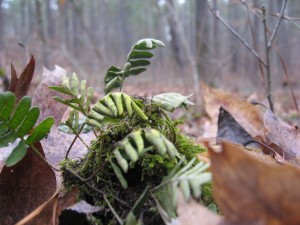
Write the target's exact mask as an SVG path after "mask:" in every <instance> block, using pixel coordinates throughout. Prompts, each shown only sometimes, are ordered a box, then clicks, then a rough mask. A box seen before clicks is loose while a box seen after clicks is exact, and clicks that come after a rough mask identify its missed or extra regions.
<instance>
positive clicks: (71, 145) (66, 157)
mask: <svg viewBox="0 0 300 225" xmlns="http://www.w3.org/2000/svg"><path fill="white" fill-rule="evenodd" d="M84 126H85V123H83V124H82V126H81V128H80V129H79V131H78V133H76V136H75V138H74V139H73V141H72V143H71V144H70V146H69V148H68V150H67V153H66V156H65V159H68V155H69V153H70V151H71V148H72V147H73V145H74V144H75V141H76V140H77V138H78V137H79V134H80V133H81V131H82V129H83V127H84Z"/></svg>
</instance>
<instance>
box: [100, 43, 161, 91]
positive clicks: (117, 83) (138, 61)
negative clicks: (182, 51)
mask: <svg viewBox="0 0 300 225" xmlns="http://www.w3.org/2000/svg"><path fill="white" fill-rule="evenodd" d="M157 46H161V47H164V46H165V44H164V43H163V42H162V41H160V40H156V39H150V38H147V39H141V40H139V41H138V42H137V43H135V44H134V45H133V46H132V49H131V51H130V52H129V53H128V55H127V62H126V64H125V65H124V69H123V70H121V69H119V68H117V67H115V66H111V67H110V68H109V69H108V70H107V71H106V73H105V77H104V92H105V94H107V93H108V92H110V91H112V90H114V89H118V88H120V90H121V89H122V83H123V81H124V79H125V78H126V77H129V76H136V75H139V74H140V73H142V72H145V71H146V70H147V69H146V68H145V67H146V66H148V65H150V64H151V63H150V61H149V59H150V58H152V57H153V54H152V53H151V52H150V50H152V49H155V48H156V47H157Z"/></svg>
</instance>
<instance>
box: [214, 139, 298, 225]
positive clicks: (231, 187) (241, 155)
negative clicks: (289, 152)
mask: <svg viewBox="0 0 300 225" xmlns="http://www.w3.org/2000/svg"><path fill="white" fill-rule="evenodd" d="M208 149H209V153H210V157H211V171H212V174H213V196H214V199H215V200H216V202H217V203H218V205H219V206H220V208H221V211H222V212H223V213H224V216H225V218H226V219H227V220H228V221H230V222H232V223H236V224H244V223H251V222H252V223H257V224H267V225H279V224H281V225H297V224H300V214H299V208H300V192H299V190H300V169H299V168H298V167H295V166H293V165H291V164H278V163H275V162H274V163H272V162H266V161H265V159H264V158H260V157H257V155H253V154H249V152H248V151H245V149H244V148H243V147H240V146H238V145H235V144H230V143H227V142H222V144H221V146H219V148H213V147H211V146H210V145H208Z"/></svg>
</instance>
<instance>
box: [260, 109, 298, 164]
mask: <svg viewBox="0 0 300 225" xmlns="http://www.w3.org/2000/svg"><path fill="white" fill-rule="evenodd" d="M264 124H265V127H266V129H267V130H268V132H267V134H266V136H267V139H268V141H270V142H271V143H274V144H276V145H277V146H279V147H281V148H282V153H283V158H284V159H286V160H287V161H289V162H291V163H294V164H296V165H298V166H299V165H300V160H299V158H300V130H299V128H298V127H293V126H290V125H288V124H287V123H285V122H284V121H282V120H281V119H279V118H278V117H277V116H275V115H274V114H273V113H272V112H271V111H270V110H267V111H266V112H265V114H264Z"/></svg>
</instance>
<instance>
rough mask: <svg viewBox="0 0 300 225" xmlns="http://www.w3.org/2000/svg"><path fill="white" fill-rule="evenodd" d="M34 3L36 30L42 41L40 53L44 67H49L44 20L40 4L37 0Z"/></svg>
mask: <svg viewBox="0 0 300 225" xmlns="http://www.w3.org/2000/svg"><path fill="white" fill-rule="evenodd" d="M35 5H36V15H37V21H38V32H39V36H40V39H41V41H42V54H43V62H44V65H45V67H46V68H48V69H49V66H50V64H49V52H48V46H47V41H46V37H45V31H44V29H43V28H44V26H43V25H44V20H43V16H42V15H43V14H42V5H41V2H40V1H39V0H35Z"/></svg>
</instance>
